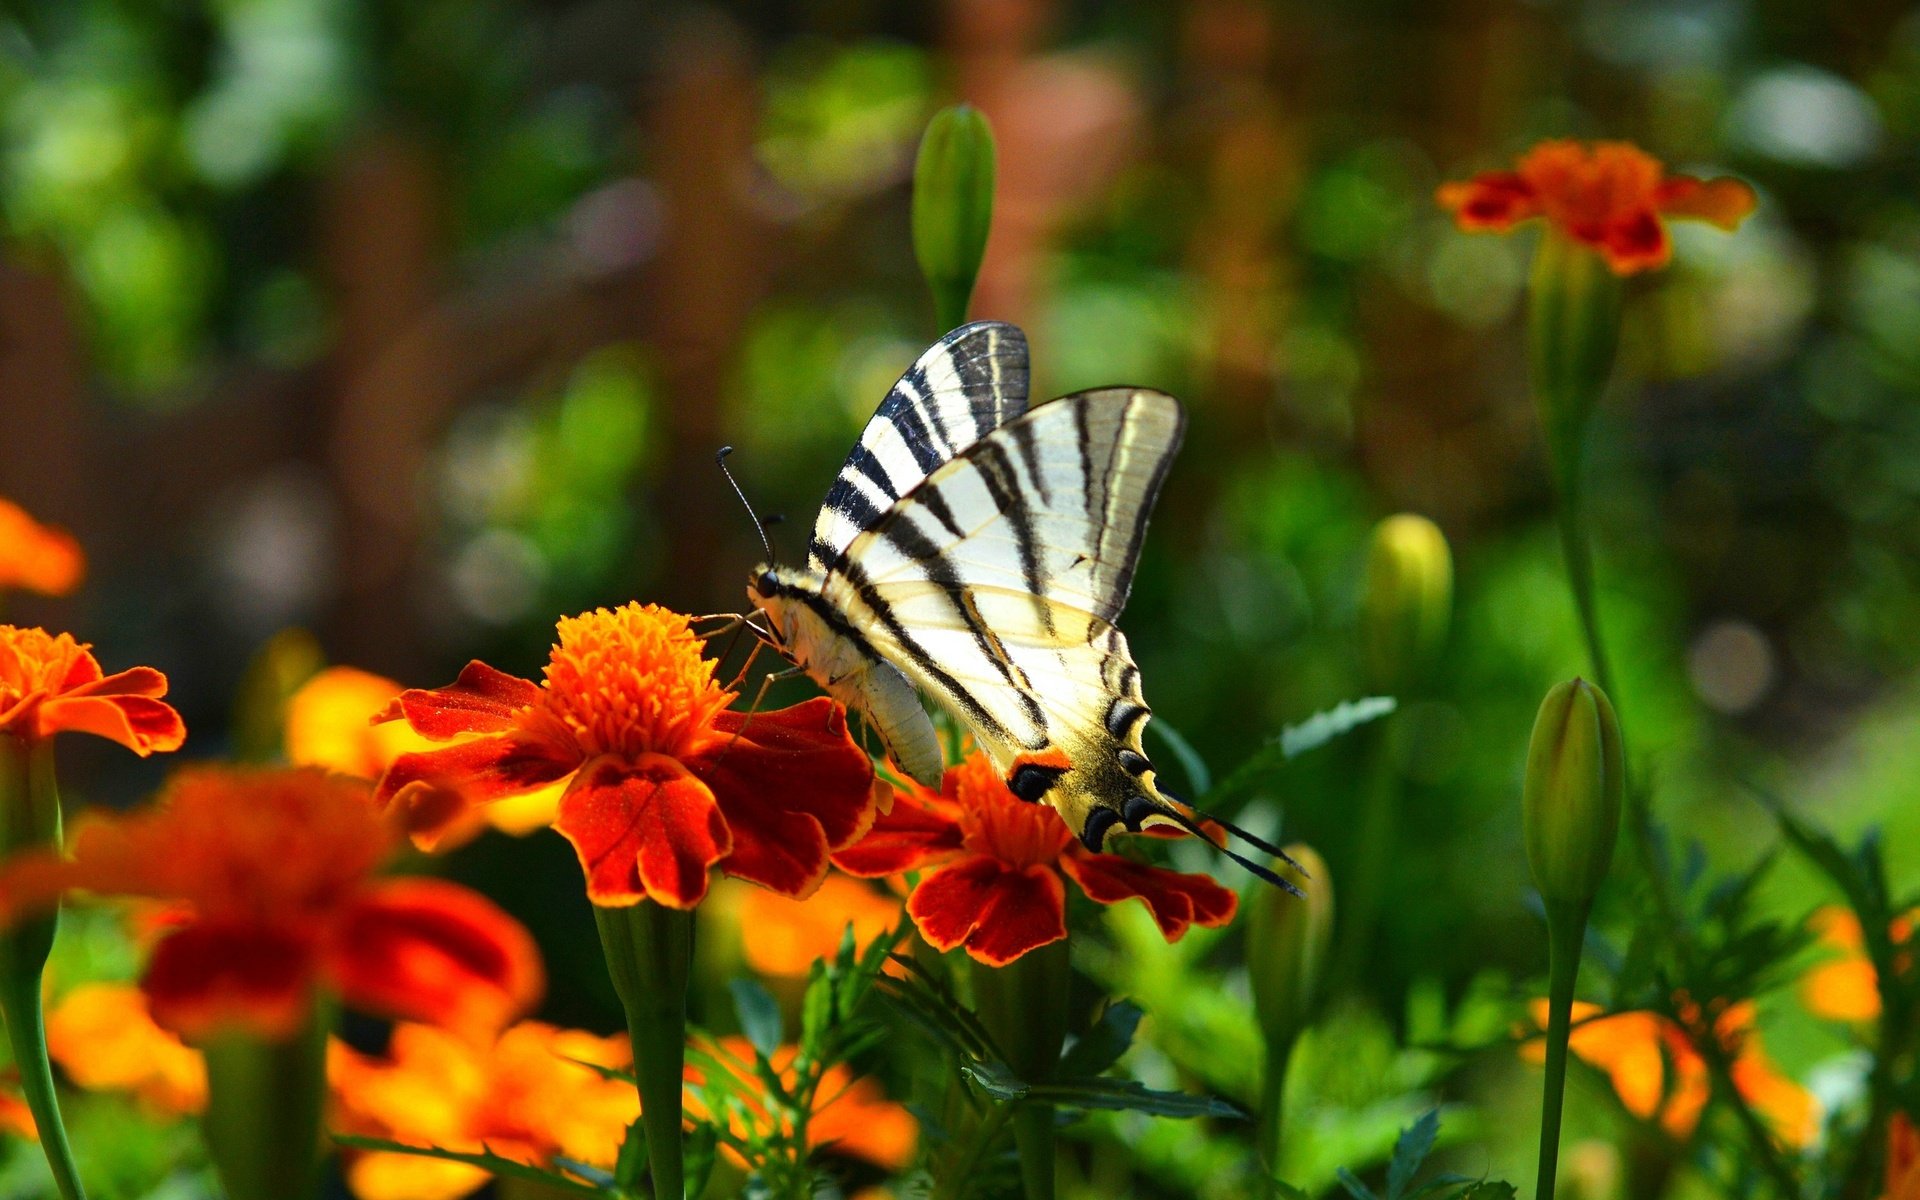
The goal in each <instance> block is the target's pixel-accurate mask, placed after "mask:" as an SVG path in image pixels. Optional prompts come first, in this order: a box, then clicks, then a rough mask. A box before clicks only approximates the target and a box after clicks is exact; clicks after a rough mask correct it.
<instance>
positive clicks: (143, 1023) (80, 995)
mask: <svg viewBox="0 0 1920 1200" xmlns="http://www.w3.org/2000/svg"><path fill="white" fill-rule="evenodd" d="M47 1052H48V1054H49V1055H51V1056H52V1058H53V1061H55V1062H57V1063H59V1064H60V1069H61V1070H63V1071H65V1072H66V1073H67V1078H69V1079H71V1080H73V1082H74V1083H75V1084H77V1085H78V1086H80V1087H83V1088H85V1089H87V1090H88V1091H90V1092H131V1093H132V1094H133V1096H134V1098H135V1099H137V1100H139V1101H140V1103H141V1104H143V1105H145V1106H146V1107H147V1108H149V1109H151V1110H152V1111H154V1112H157V1113H161V1114H164V1115H170V1116H171V1115H179V1114H183V1113H195V1112H199V1111H200V1110H201V1109H202V1108H203V1107H205V1106H206V1102H207V1064H206V1061H205V1060H204V1059H203V1058H201V1056H200V1052H199V1051H198V1050H195V1049H193V1048H192V1047H190V1046H188V1045H186V1044H185V1043H183V1042H182V1041H181V1040H180V1039H179V1038H178V1037H176V1036H175V1035H174V1034H172V1033H170V1032H169V1031H167V1030H165V1029H162V1028H160V1026H159V1025H157V1024H155V1023H154V1020H153V1016H152V1014H151V1013H150V1012H149V1011H148V1009H147V998H146V996H145V995H144V994H143V993H142V992H141V991H140V989H139V988H137V987H134V986H132V985H131V984H124V983H89V984H82V985H81V986H79V987H77V988H74V989H73V990H72V991H70V992H68V993H67V994H66V995H65V996H62V997H61V998H60V1003H59V1004H58V1005H56V1006H55V1007H54V1009H53V1011H51V1012H49V1013H48V1014H47Z"/></svg>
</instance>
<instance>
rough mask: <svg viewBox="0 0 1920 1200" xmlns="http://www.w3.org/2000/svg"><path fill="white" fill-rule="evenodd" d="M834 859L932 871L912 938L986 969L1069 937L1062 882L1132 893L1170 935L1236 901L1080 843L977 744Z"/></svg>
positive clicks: (873, 867) (887, 869)
mask: <svg viewBox="0 0 1920 1200" xmlns="http://www.w3.org/2000/svg"><path fill="white" fill-rule="evenodd" d="M833 861H834V862H835V864H837V865H838V866H839V867H840V869H841V870H843V871H846V872H847V873H849V874H851V875H861V876H867V877H878V876H883V875H897V874H899V873H901V872H903V871H915V870H923V869H926V868H932V869H931V870H928V871H927V874H926V875H925V876H924V877H922V879H921V880H920V883H919V886H917V887H915V888H914V889H913V895H912V896H910V897H908V899H907V914H908V915H909V916H911V917H912V918H913V921H914V924H915V925H916V926H918V927H919V929H920V935H921V936H922V937H924V938H926V939H927V942H928V944H929V945H932V946H933V947H935V948H936V949H939V950H951V949H953V948H954V947H956V946H964V947H966V951H967V953H968V955H970V956H971V957H972V958H974V959H975V960H977V961H979V962H983V963H986V964H987V965H989V966H995V967H1000V966H1005V965H1006V964H1008V963H1010V962H1012V961H1013V960H1015V959H1017V958H1019V957H1020V956H1021V955H1023V954H1025V953H1027V952H1028V951H1030V950H1034V949H1038V948H1039V947H1041V946H1045V945H1048V944H1050V943H1053V942H1057V941H1059V940H1060V939H1062V938H1064V937H1066V936H1067V889H1066V883H1065V881H1066V880H1068V879H1071V880H1073V882H1074V883H1075V884H1077V885H1078V886H1079V888H1080V890H1081V891H1082V892H1085V893H1086V895H1087V897H1088V898H1089V899H1091V900H1094V901H1096V902H1098V903H1100V904H1118V903H1120V902H1121V901H1123V900H1129V899H1137V900H1139V901H1140V902H1142V903H1143V904H1145V905H1146V906H1147V910H1148V911H1149V912H1151V913H1152V914H1153V919H1154V921H1155V922H1156V923H1157V924H1158V925H1159V926H1160V932H1161V935H1162V936H1164V937H1165V938H1166V939H1167V940H1168V941H1169V942H1173V941H1178V940H1179V939H1180V938H1182V937H1184V936H1185V935H1186V932H1187V930H1188V929H1189V928H1191V927H1192V926H1194V925H1205V926H1218V925H1224V924H1226V923H1227V922H1228V921H1230V920H1232V919H1233V914H1234V912H1235V911H1236V910H1237V909H1238V906H1239V897H1237V896H1235V895H1234V894H1233V893H1232V892H1230V891H1228V890H1227V889H1226V888H1224V887H1222V886H1221V885H1220V884H1219V883H1218V882H1217V881H1215V880H1214V879H1213V878H1212V877H1211V876H1207V875H1188V874H1184V873H1182V872H1179V871H1171V870H1168V869H1167V868H1165V867H1156V866H1150V865H1148V864H1146V863H1140V862H1135V861H1134V860H1132V859H1130V858H1123V857H1121V856H1120V855H1117V854H1100V853H1096V852H1094V851H1091V850H1088V849H1087V848H1086V847H1085V846H1083V845H1081V844H1080V842H1079V841H1077V840H1076V839H1075V838H1074V836H1073V831H1072V830H1071V829H1069V828H1068V827H1067V824H1066V822H1065V821H1062V820H1061V819H1060V816H1059V814H1058V813H1056V812H1054V810H1053V809H1052V808H1051V807H1050V806H1048V805H1045V804H1029V803H1027V802H1026V801H1024V800H1021V799H1020V798H1019V797H1018V796H1015V795H1014V794H1013V792H1012V791H1011V790H1009V789H1008V787H1007V783H1006V780H1005V779H1004V778H1003V777H1002V776H1001V774H1000V772H999V771H998V770H996V769H995V768H994V766H993V764H992V762H991V761H990V760H989V759H988V758H987V756H986V754H985V753H983V752H980V751H975V752H974V753H973V754H971V755H969V756H968V757H967V759H966V760H965V761H963V762H962V763H961V764H960V765H959V766H956V767H951V768H949V769H948V770H947V773H946V777H945V779H944V780H943V781H942V786H941V790H940V791H938V792H934V791H931V790H930V789H927V788H924V787H921V786H920V785H919V784H914V785H912V787H911V788H910V789H909V790H907V791H903V792H900V793H899V794H898V795H897V797H896V799H895V801H894V804H893V807H892V809H891V810H890V811H889V812H888V813H887V814H886V815H884V816H882V817H880V818H879V819H878V820H876V821H875V822H874V826H873V829H872V831H871V832H870V833H869V834H868V835H867V836H866V837H864V838H862V839H861V840H860V841H859V842H857V843H855V844H854V845H852V846H850V847H848V848H847V849H845V850H843V851H840V852H839V853H837V854H835V855H834V859H833Z"/></svg>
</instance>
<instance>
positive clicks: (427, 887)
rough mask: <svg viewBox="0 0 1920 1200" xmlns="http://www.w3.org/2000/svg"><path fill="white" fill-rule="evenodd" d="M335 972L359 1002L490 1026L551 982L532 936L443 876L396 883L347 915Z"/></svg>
mask: <svg viewBox="0 0 1920 1200" xmlns="http://www.w3.org/2000/svg"><path fill="white" fill-rule="evenodd" d="M327 965H328V973H329V974H330V975H331V976H332V978H333V982H334V984H335V986H336V987H337V988H338V989H339V992H340V995H341V997H342V998H343V999H345V1000H346V1001H347V1003H349V1004H351V1005H353V1006H354V1007H356V1008H362V1009H366V1010H367V1011H369V1012H374V1013H377V1014H379V1015H381V1016H389V1017H399V1018H402V1019H404V1020H412V1021H428V1022H431V1023H433V1024H436V1025H444V1026H447V1027H449V1028H452V1029H458V1030H462V1031H469V1032H474V1033H480V1032H485V1033H492V1032H496V1031H498V1030H499V1029H500V1028H501V1027H503V1026H504V1025H506V1023H507V1022H508V1021H510V1020H512V1019H513V1018H515V1017H517V1016H520V1015H521V1014H523V1013H525V1012H526V1011H527V1010H528V1009H530V1008H532V1007H533V1006H534V1005H535V1004H536V1003H538V1001H539V999H540V994H541V992H542V991H543V990H544V988H545V986H546V979H545V974H544V972H543V971H542V970H541V966H540V952H539V951H538V950H537V949H536V948H535V946H534V943H533V937H532V935H531V934H529V933H528V932H527V931H526V929H525V927H523V926H522V925H521V924H520V923H519V922H518V921H516V920H514V919H513V918H512V917H510V916H508V915H507V914H506V912H505V911H503V910H502V909H501V908H500V907H499V906H498V905H496V904H494V903H493V902H492V901H491V900H488V899H487V898H486V897H484V896H482V895H480V894H479V893H477V892H474V891H472V890H471V889H468V888H464V887H461V886H460V885H458V884H455V883H448V882H446V881H445V880H439V879H418V878H414V879H394V880H388V881H386V882H384V883H382V884H380V885H378V886H377V887H376V888H374V889H373V890H372V891H371V892H370V894H368V895H367V896H366V897H364V898H363V899H361V900H360V901H359V902H358V903H356V904H355V905H353V907H352V908H350V909H349V910H348V911H347V912H345V913H344V914H342V916H341V919H340V921H339V922H338V923H337V924H336V926H335V927H334V929H333V930H332V933H331V936H330V939H329V945H328V947H327Z"/></svg>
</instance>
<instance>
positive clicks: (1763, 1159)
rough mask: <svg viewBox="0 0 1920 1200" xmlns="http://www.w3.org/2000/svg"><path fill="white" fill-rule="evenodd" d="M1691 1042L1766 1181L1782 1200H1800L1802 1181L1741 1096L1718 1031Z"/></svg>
mask: <svg viewBox="0 0 1920 1200" xmlns="http://www.w3.org/2000/svg"><path fill="white" fill-rule="evenodd" d="M1690 1040H1692V1041H1693V1043H1694V1045H1695V1046H1696V1048H1698V1049H1699V1051H1700V1057H1702V1058H1704V1059H1706V1062H1707V1072H1708V1074H1710V1075H1711V1076H1712V1077H1713V1086H1714V1090H1715V1091H1717V1092H1719V1093H1720V1095H1722V1096H1724V1097H1726V1098H1727V1102H1728V1107H1730V1108H1732V1109H1733V1113H1734V1116H1735V1118H1736V1119H1737V1120H1738V1121H1739V1122H1740V1128H1741V1131H1742V1132H1744V1133H1745V1134H1746V1136H1747V1144H1748V1145H1749V1146H1751V1147H1752V1148H1753V1156H1754V1157H1755V1158H1756V1159H1758V1160H1759V1163H1760V1169H1761V1170H1762V1171H1763V1172H1764V1173H1765V1174H1766V1176H1767V1178H1768V1179H1770V1180H1772V1181H1773V1186H1774V1190H1775V1191H1777V1192H1778V1193H1779V1194H1780V1197H1781V1200H1797V1198H1798V1197H1799V1196H1800V1181H1799V1180H1798V1179H1797V1178H1795V1177H1794V1173H1793V1168H1792V1167H1791V1166H1789V1165H1788V1164H1787V1160H1786V1159H1785V1158H1783V1157H1781V1154H1780V1147H1779V1146H1778V1145H1777V1144H1775V1142H1774V1140H1773V1134H1772V1133H1771V1132H1769V1131H1768V1129H1767V1126H1766V1122H1764V1121H1762V1120H1761V1119H1760V1114H1758V1113H1756V1112H1754V1111H1753V1106H1752V1105H1750V1104H1748V1103H1747V1101H1746V1097H1744V1096H1742V1095H1741V1094H1740V1088H1739V1086H1738V1085H1737V1084H1735V1083H1734V1080H1733V1064H1732V1063H1731V1062H1730V1061H1729V1060H1728V1058H1727V1052H1726V1049H1725V1048H1724V1047H1723V1046H1721V1045H1720V1044H1719V1041H1718V1035H1717V1033H1716V1031H1715V1030H1714V1029H1713V1028H1712V1027H1711V1025H1709V1026H1708V1027H1707V1028H1705V1029H1702V1030H1698V1031H1693V1034H1692V1037H1691V1039H1690Z"/></svg>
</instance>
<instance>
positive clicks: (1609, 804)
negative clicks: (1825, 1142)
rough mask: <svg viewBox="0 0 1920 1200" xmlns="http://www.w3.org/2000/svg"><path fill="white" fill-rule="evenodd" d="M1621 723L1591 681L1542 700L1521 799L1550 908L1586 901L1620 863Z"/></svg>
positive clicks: (1530, 857) (1530, 856)
mask: <svg viewBox="0 0 1920 1200" xmlns="http://www.w3.org/2000/svg"><path fill="white" fill-rule="evenodd" d="M1625 773H1626V769H1625V766H1624V761H1623V758H1622V754H1621V747H1620V721H1619V719H1618V718H1617V717H1615V716H1614V714H1613V704H1612V703H1611V702H1610V701H1609V700H1608V699H1607V694H1606V693H1605V692H1603V691H1601V690H1600V689H1599V688H1597V687H1595V686H1594V685H1593V684H1591V683H1588V682H1587V681H1586V680H1584V679H1575V680H1573V681H1571V682H1568V683H1562V684H1558V685H1556V686H1555V687H1554V689H1553V690H1552V691H1550V692H1548V693H1547V698H1546V700H1544V701H1543V702H1542V703H1541V705H1540V715H1539V717H1537V718H1536V719H1535V720H1534V723H1533V742H1532V744H1531V745H1529V746H1528V748H1527V779H1526V788H1525V792H1524V794H1523V796H1522V799H1521V806H1522V811H1523V814H1524V818H1525V822H1526V838H1527V862H1528V863H1529V865H1531V866H1532V868H1533V881H1534V883H1535V884H1536V885H1537V886H1538V887H1539V889H1540V895H1541V897H1542V898H1543V899H1545V900H1546V901H1547V903H1548V905H1549V907H1551V906H1553V905H1554V904H1571V905H1584V904H1586V903H1588V902H1589V901H1591V900H1592V899H1593V897H1594V894H1595V893H1596V892H1598V891H1599V890H1600V882H1601V880H1603V879H1605V878H1606V876H1607V867H1608V865H1609V864H1611V863H1612V862H1613V843H1614V838H1615V836H1616V835H1617V834H1618V833H1619V831H1620V805H1621V802H1622V799H1623V798H1624V796H1625V794H1626V778H1625Z"/></svg>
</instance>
